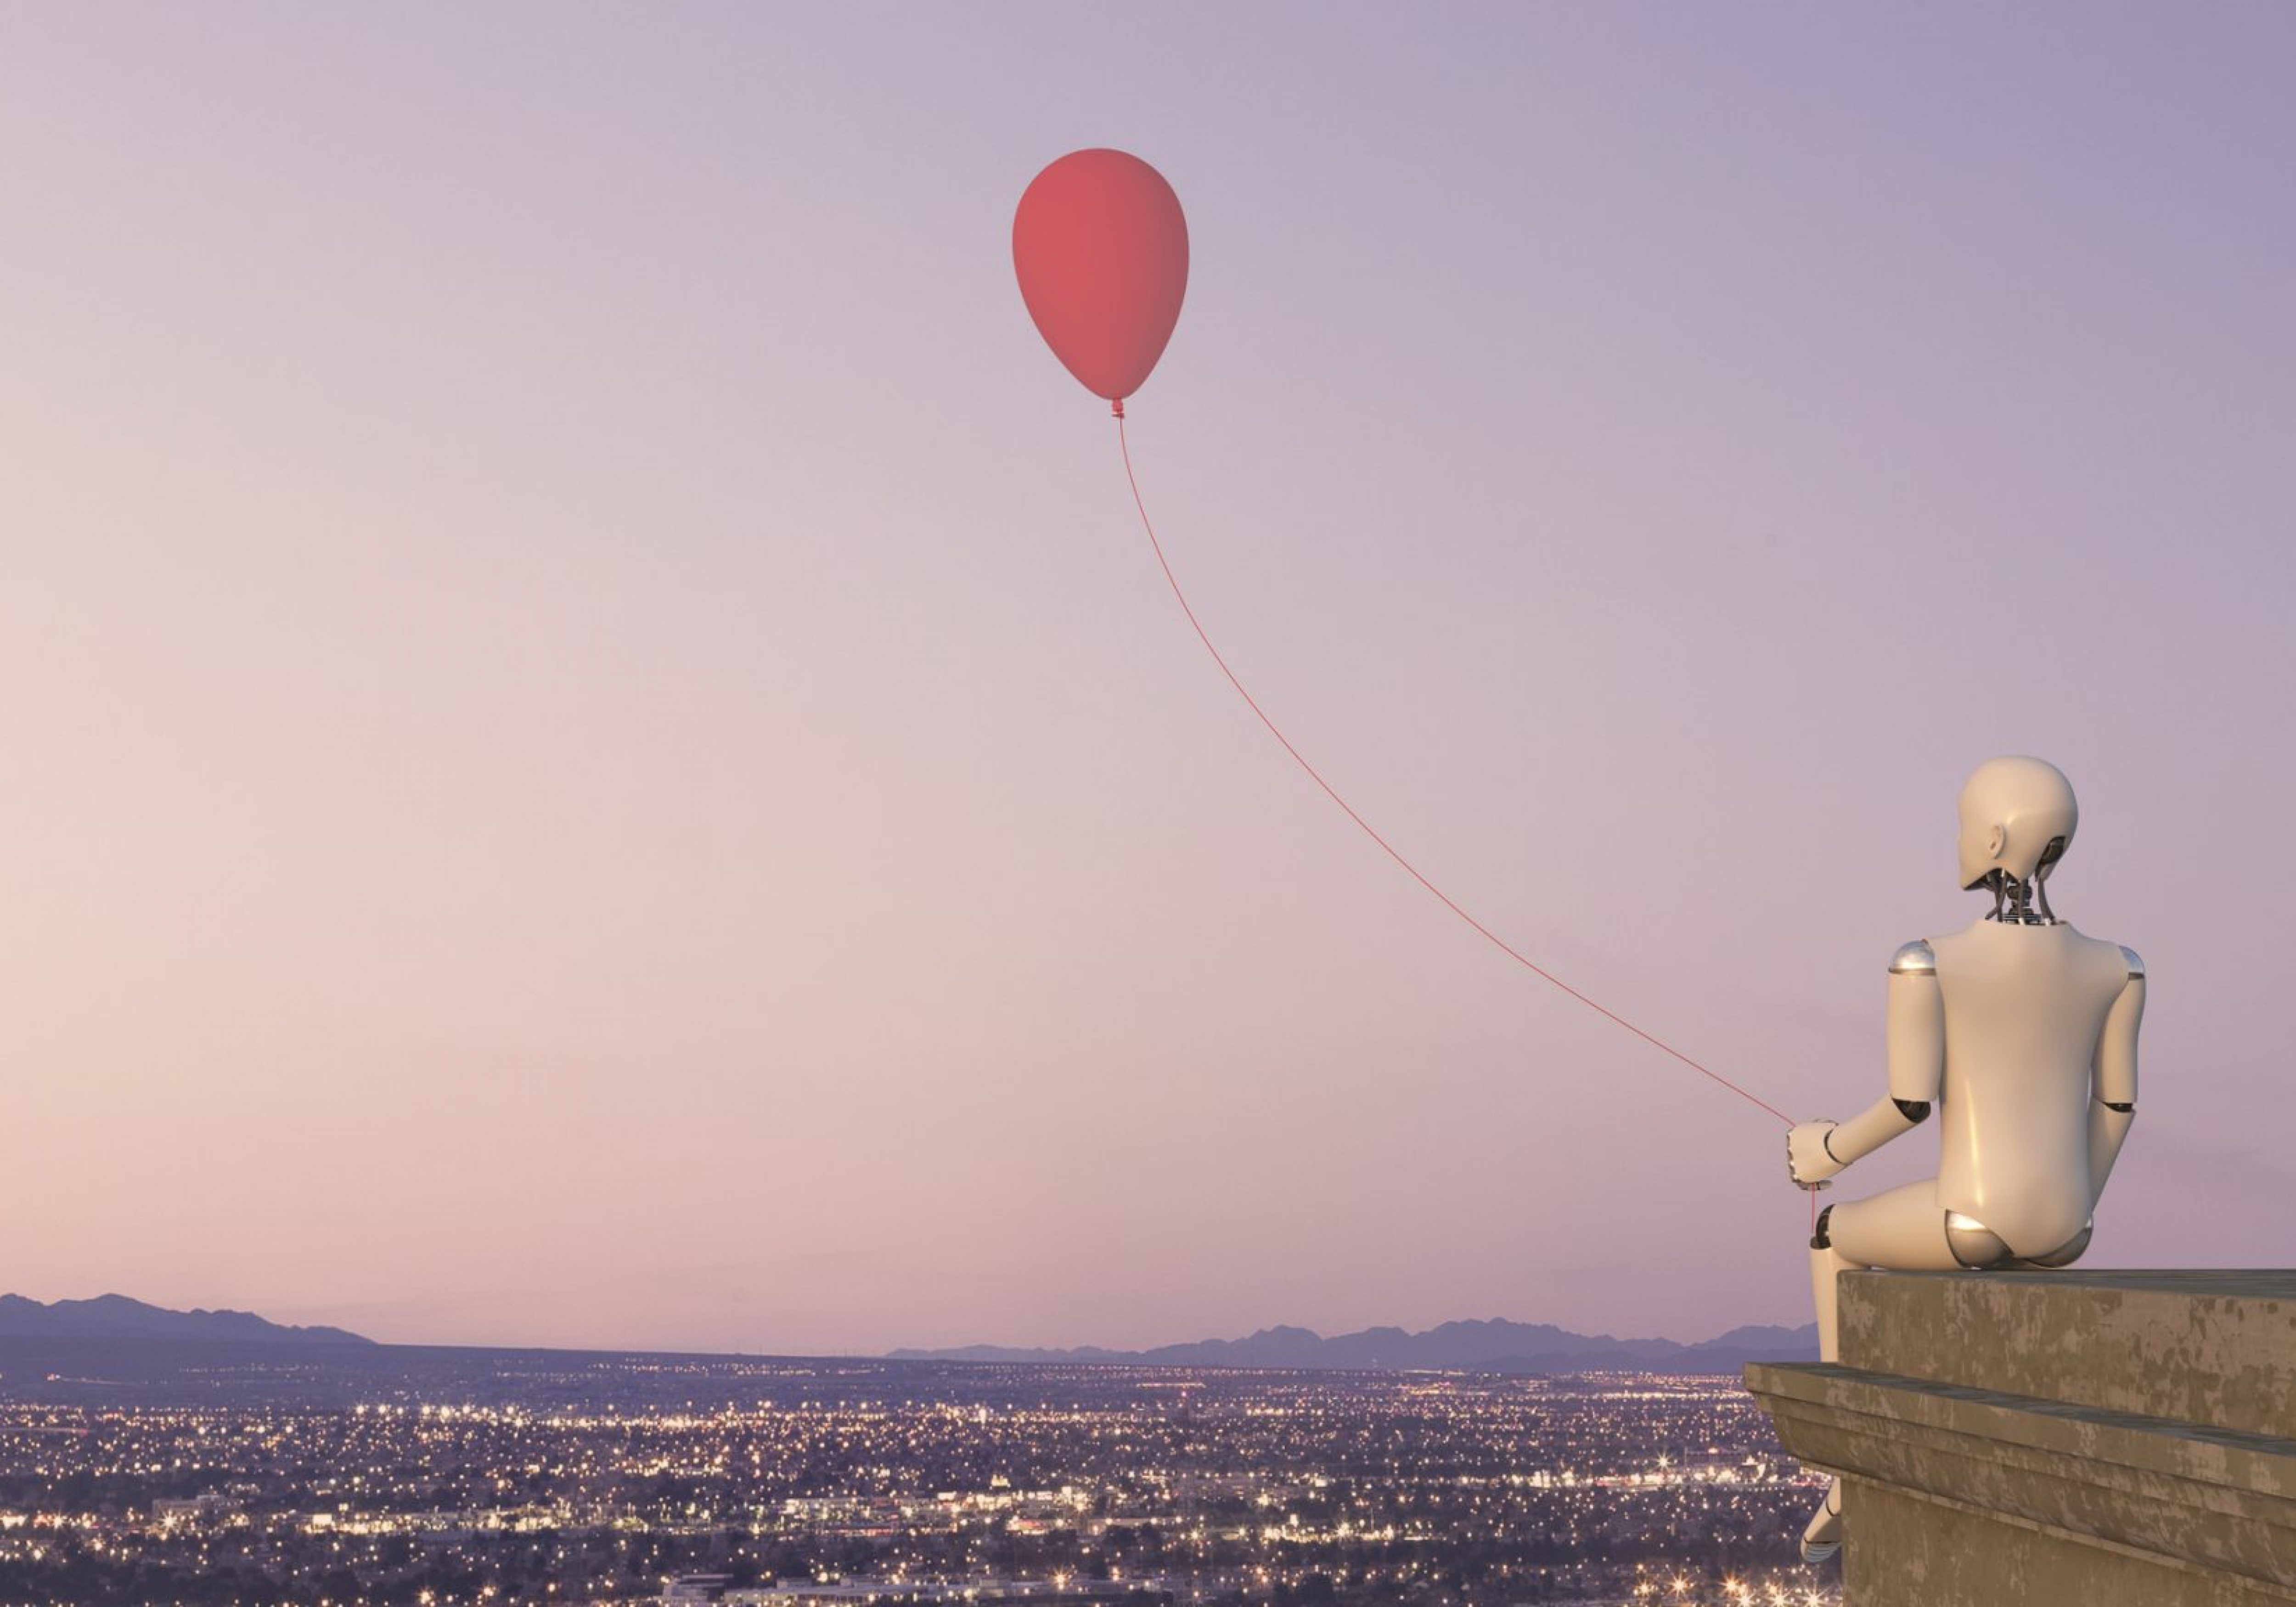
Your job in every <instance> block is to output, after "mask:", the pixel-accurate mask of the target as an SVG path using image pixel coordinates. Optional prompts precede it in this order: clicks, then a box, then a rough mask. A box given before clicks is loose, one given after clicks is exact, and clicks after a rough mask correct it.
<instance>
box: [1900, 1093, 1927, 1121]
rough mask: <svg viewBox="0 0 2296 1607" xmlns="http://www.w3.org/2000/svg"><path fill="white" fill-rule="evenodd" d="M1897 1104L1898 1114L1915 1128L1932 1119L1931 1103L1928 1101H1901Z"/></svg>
mask: <svg viewBox="0 0 2296 1607" xmlns="http://www.w3.org/2000/svg"><path fill="white" fill-rule="evenodd" d="M1895 1103H1896V1104H1897V1107H1898V1115H1900V1116H1902V1117H1904V1118H1905V1119H1907V1121H1909V1122H1911V1123H1912V1124H1913V1125H1914V1126H1915V1127H1919V1126H1921V1125H1922V1123H1923V1122H1925V1121H1927V1120H1928V1119H1930V1102H1929V1101H1928V1100H1926V1099H1900V1100H1898V1101H1897V1102H1895Z"/></svg>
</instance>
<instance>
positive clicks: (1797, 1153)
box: [1786, 1121, 1842, 1189]
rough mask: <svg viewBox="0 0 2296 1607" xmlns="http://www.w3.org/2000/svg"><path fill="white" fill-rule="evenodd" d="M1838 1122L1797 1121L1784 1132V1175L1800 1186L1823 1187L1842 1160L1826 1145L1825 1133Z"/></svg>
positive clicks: (1809, 1187)
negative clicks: (1791, 1127)
mask: <svg viewBox="0 0 2296 1607" xmlns="http://www.w3.org/2000/svg"><path fill="white" fill-rule="evenodd" d="M1838 1125H1839V1124H1838V1123H1835V1122H1831V1121H1805V1122H1799V1123H1797V1124H1795V1127H1794V1129H1793V1131H1792V1132H1790V1133H1788V1134H1787V1135H1786V1174H1787V1175H1788V1176H1789V1177H1792V1179H1793V1180H1794V1181H1795V1182H1796V1183H1798V1184H1800V1185H1801V1186H1802V1187H1804V1188H1808V1189H1819V1188H1824V1187H1825V1180H1826V1179H1827V1178H1828V1177H1833V1175H1834V1174H1835V1173H1836V1172H1839V1171H1840V1170H1841V1166H1842V1163H1841V1161H1839V1160H1835V1159H1834V1158H1833V1151H1832V1150H1829V1149H1828V1148H1826V1146H1825V1137H1826V1135H1827V1134H1829V1133H1831V1132H1833V1129H1834V1127H1836V1126H1838Z"/></svg>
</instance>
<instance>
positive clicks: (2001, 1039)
mask: <svg viewBox="0 0 2296 1607" xmlns="http://www.w3.org/2000/svg"><path fill="white" fill-rule="evenodd" d="M1931 950H1932V951H1933V952H1934V953H1935V955H1936V956H1937V980H1938V989H1939V1003H1940V1004H1941V1005H1942V1006H1943V1008H1944V1012H1945V1087H1944V1097H1943V1100H1942V1102H1941V1111H1940V1115H1941V1118H1942V1120H1941V1122H1940V1127H1939V1145H1940V1152H1939V1165H1938V1203H1939V1205H1941V1206H1942V1207H1944V1208H1945V1209H1947V1210H1949V1211H1958V1212H1960V1213H1961V1214H1962V1215H1964V1216H1965V1217H1972V1218H1976V1219H1977V1220H1978V1221H1980V1222H1981V1223H1983V1224H1984V1225H1985V1226H1987V1227H1988V1228H1989V1229H1991V1230H1992V1231H1993V1232H1994V1233H1995V1234H1997V1235H1999V1236H2000V1238H2001V1239H2002V1240H2003V1241H2004V1242H2006V1243H2007V1244H2008V1245H2009V1246H2010V1248H2011V1249H2012V1250H2014V1251H2015V1252H2016V1253H2018V1254H2019V1255H2025V1256H2038V1255H2046V1254H2047V1253H2048V1252H2050V1251H2051V1250H2055V1249H2056V1248H2057V1247H2059V1246H2060V1245H2062V1244H2063V1243H2065V1242H2067V1241H2068V1240H2070V1239H2071V1238H2072V1237H2073V1236H2074V1235H2075V1234H2078V1233H2079V1231H2080V1230H2081V1227H2082V1226H2083V1225H2084V1224H2085V1223H2086V1222H2087V1220H2088V1216H2089V1211H2090V1209H2091V1208H2092V1207H2093V1206H2094V1204H2095V1201H2094V1199H2093V1198H2092V1195H2091V1192H2090V1186H2089V1175H2088V1106H2089V1100H2090V1088H2091V1078H2092V1072H2093V1070H2094V1067H2095V1061H2096V1049H2097V1042H2098V1039H2099V1037H2100V1036H2101V1035H2102V1033H2103V1029H2104V1020H2105V1016H2106V1014H2107V1013H2108V1012H2110V1011H2111V1010H2112V1004H2113V1001H2114V1000H2115V999H2117V998H2118V997H2120V991H2121V989H2122V988H2124V987H2125V986H2126V985H2127V984H2128V961H2127V958H2126V956H2125V955H2123V954H2122V952H2121V950H2120V947H2118V946H2117V945H2114V944H2112V943H2105V942H2101V941H2099V940H2097V939H2094V938H2087V937H2083V936H2082V935H2081V934H2080V933H2079V932H2078V931H2074V930H2073V929H2072V928H2071V926H2068V925H2065V924H2063V923H2062V922H2061V923H2059V924H2057V925H2054V926H2026V925H2017V924H2005V923H2002V922H1991V921H1981V922H1978V923H1977V924H1976V925H1974V926H1972V927H1970V928H1969V929H1968V930H1967V931H1960V932H1956V933H1955V934H1953V935H1952V936H1951V937H1947V938H1936V939H1931Z"/></svg>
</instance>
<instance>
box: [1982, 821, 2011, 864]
mask: <svg viewBox="0 0 2296 1607" xmlns="http://www.w3.org/2000/svg"><path fill="white" fill-rule="evenodd" d="M2008 847H2009V828H2008V827H2007V826H2005V825H2002V824H1999V823H1996V824H1995V825H1994V827H1993V829H1992V830H1991V831H1990V832H1987V833H1986V836H1985V852H1986V855H1987V857H1989V858H1993V859H1998V858H2000V857H2001V856H2002V855H2003V854H2004V853H2005V852H2006V851H2007V850H2008Z"/></svg>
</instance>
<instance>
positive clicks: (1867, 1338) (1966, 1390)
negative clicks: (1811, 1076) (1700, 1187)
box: [1746, 1271, 2296, 1607]
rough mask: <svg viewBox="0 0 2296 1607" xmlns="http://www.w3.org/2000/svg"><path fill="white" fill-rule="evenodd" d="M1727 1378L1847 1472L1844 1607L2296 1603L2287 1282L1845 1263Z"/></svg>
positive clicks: (2295, 1409)
mask: <svg viewBox="0 0 2296 1607" xmlns="http://www.w3.org/2000/svg"><path fill="white" fill-rule="evenodd" d="M1746 1382H1747V1385H1748V1387H1749V1388H1751V1390H1753V1392H1754V1393H1755V1395H1756V1396H1757V1397H1759V1398H1760V1399H1761V1401H1762V1403H1763V1404H1764V1406H1767V1408H1768V1409H1769V1412H1770V1414H1771V1416H1772V1417H1773V1418H1774V1419H1775V1422H1776V1423H1777V1427H1778V1434H1779V1438H1780V1439H1783V1440H1784V1443H1785V1446H1786V1448H1787V1449H1788V1450H1790V1451H1792V1453H1793V1454H1794V1455H1796V1456H1798V1457H1800V1459H1801V1460H1802V1461H1803V1462H1805V1463H1807V1464H1810V1465H1813V1466H1816V1467H1820V1468H1825V1469H1827V1470H1829V1471H1832V1472H1838V1473H1840V1474H1841V1475H1842V1476H1843V1491H1842V1493H1843V1527H1844V1537H1845V1545H1844V1547H1843V1570H1844V1571H1843V1602H1844V1607H1899V1604H1900V1603H1903V1604H1905V1607H1915V1604H1916V1603H1918V1604H1920V1607H1959V1604H1961V1603H1971V1604H1975V1603H1985V1604H1987V1607H1995V1604H1997V1603H2069V1604H2071V1603H2079V1604H2082V1607H2087V1604H2090V1603H2095V1604H2096V1607H2116V1604H2118V1603H2128V1604H2129V1607H2154V1604H2156V1603H2158V1604H2160V1607H2188V1604H2189V1607H2202V1604H2204V1603H2205V1604H2206V1607H2249V1604H2251V1603H2257V1604H2261V1603H2296V1272H2282V1271H2273V1272H2095V1273H2084V1272H2079V1271H2065V1272H2051V1273H2041V1272H2026V1273H1904V1272H1882V1271H1873V1272H1854V1273H1847V1274H1844V1275H1843V1276H1842V1279H1841V1365H1799V1366H1785V1365H1753V1366H1750V1367H1748V1368H1747V1369H1746Z"/></svg>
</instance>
